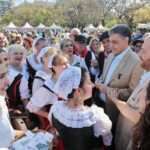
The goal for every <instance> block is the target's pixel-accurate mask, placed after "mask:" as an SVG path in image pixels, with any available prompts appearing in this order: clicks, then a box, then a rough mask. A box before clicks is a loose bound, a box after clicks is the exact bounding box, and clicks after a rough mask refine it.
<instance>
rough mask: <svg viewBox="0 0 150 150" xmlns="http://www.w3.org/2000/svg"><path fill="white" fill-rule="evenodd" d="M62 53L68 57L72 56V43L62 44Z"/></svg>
mask: <svg viewBox="0 0 150 150" xmlns="http://www.w3.org/2000/svg"><path fill="white" fill-rule="evenodd" d="M63 51H64V52H65V53H66V54H68V55H69V56H72V55H73V43H72V42H71V41H67V42H66V43H65V44H64V47H63Z"/></svg>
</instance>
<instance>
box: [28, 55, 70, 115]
mask: <svg viewBox="0 0 150 150" xmlns="http://www.w3.org/2000/svg"><path fill="white" fill-rule="evenodd" d="M67 67H68V60H67V58H66V57H65V56H64V55H63V54H57V55H55V56H54V57H53V58H52V60H50V62H49V68H51V71H52V74H51V76H49V79H47V80H46V82H45V83H44V85H43V86H42V87H41V88H39V89H38V90H37V91H36V92H35V93H34V94H33V96H32V97H31V99H30V102H29V103H28V105H27V109H28V110H29V111H30V112H33V113H36V114H38V115H40V116H42V117H45V118H47V116H48V112H46V111H43V110H41V109H42V108H43V107H44V106H46V105H48V104H54V103H55V102H56V101H57V99H58V97H57V96H56V94H55V93H54V92H53V88H54V85H55V83H56V81H57V80H58V78H59V76H60V74H61V73H62V72H63V70H65V69H66V68H67Z"/></svg>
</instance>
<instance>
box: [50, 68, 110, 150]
mask: <svg viewBox="0 0 150 150" xmlns="http://www.w3.org/2000/svg"><path fill="white" fill-rule="evenodd" d="M92 87H93V84H92V82H91V80H90V77H89V74H88V72H86V70H85V69H81V68H78V67H74V66H71V67H69V68H68V69H66V70H65V71H64V72H63V73H62V74H61V76H60V78H59V79H58V81H57V83H56V85H55V87H54V91H55V93H57V94H58V96H59V97H61V98H63V99H64V101H58V102H56V103H55V104H54V105H53V106H52V108H51V111H50V113H49V120H50V122H51V123H52V125H53V126H54V127H55V128H56V129H57V131H58V133H59V135H60V137H61V139H62V141H63V143H64V149H65V150H93V149H94V148H95V147H97V146H98V144H99V146H98V147H99V148H100V140H97V138H98V137H99V136H102V138H103V142H104V144H105V145H110V144H111V139H112V137H111V125H112V124H111V121H110V119H109V118H108V117H107V115H106V114H105V113H104V111H103V109H101V108H98V107H97V106H95V105H92V106H91V107H88V106H85V105H84V102H85V101H86V99H88V98H90V97H91V96H92ZM96 137H97V138H96ZM97 142H98V144H96V143H97Z"/></svg>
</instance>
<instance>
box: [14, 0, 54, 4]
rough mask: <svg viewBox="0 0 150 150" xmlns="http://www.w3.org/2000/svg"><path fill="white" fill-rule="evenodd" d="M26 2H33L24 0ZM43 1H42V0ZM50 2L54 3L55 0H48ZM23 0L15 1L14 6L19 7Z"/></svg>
mask: <svg viewBox="0 0 150 150" xmlns="http://www.w3.org/2000/svg"><path fill="white" fill-rule="evenodd" d="M26 1H27V2H31V3H32V2H33V1H34V0H26ZM43 1H44V0H43ZM49 1H50V2H55V0H49ZM23 2H24V0H15V5H19V4H21V3H23Z"/></svg>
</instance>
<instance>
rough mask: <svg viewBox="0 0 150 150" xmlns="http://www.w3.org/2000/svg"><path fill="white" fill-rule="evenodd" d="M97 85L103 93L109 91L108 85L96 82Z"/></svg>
mask: <svg viewBox="0 0 150 150" xmlns="http://www.w3.org/2000/svg"><path fill="white" fill-rule="evenodd" d="M95 87H96V88H98V89H99V91H100V92H102V93H105V94H106V93H107V86H106V85H104V84H102V83H95Z"/></svg>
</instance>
